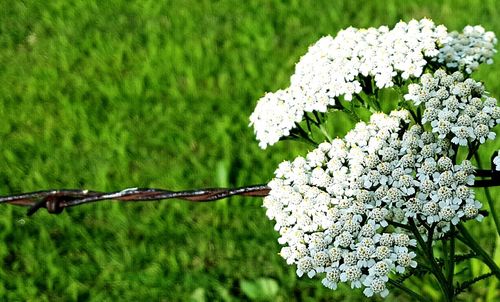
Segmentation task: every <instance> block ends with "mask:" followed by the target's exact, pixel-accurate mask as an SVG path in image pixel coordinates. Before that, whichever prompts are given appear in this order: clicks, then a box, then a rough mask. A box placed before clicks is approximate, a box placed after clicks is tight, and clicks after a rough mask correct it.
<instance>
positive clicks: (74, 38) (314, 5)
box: [0, 0, 500, 301]
mask: <svg viewBox="0 0 500 302" xmlns="http://www.w3.org/2000/svg"><path fill="white" fill-rule="evenodd" d="M497 4H498V3H497V1H495V0H482V1H479V0H460V1H430V0H428V1H396V0H390V1H373V2H366V1H326V0H325V1H310V2H308V1H230V0H222V1H195V0H192V1H190V0H185V1H151V0H141V1H123V0H111V1H83V0H80V1H66V0H54V1H6V0H2V1H0V146H1V148H0V194H1V195H5V194H11V193H17V192H22V191H32V190H40V189H48V188H87V189H94V190H118V189H122V188H126V187H135V186H138V187H159V188H168V189H173V190H182V189H188V188H197V187H214V186H240V185H248V184H256V183H264V182H267V181H268V180H269V179H270V178H271V177H272V173H273V171H274V169H275V167H276V166H277V164H278V163H279V162H281V161H282V160H284V159H291V158H293V157H294V156H295V155H297V154H300V153H304V152H305V151H306V150H307V149H308V148H309V147H307V146H305V145H301V144H299V143H290V142H284V143H280V144H278V145H276V146H273V147H271V148H268V149H267V150H265V151H262V150H260V149H259V148H258V146H257V142H256V141H255V139H254V136H253V132H252V129H251V128H248V116H249V115H250V113H251V112H252V110H253V108H254V106H255V103H256V100H257V99H258V98H259V97H260V96H262V95H263V94H264V93H265V92H266V91H272V90H276V89H278V88H283V87H286V86H287V85H288V79H289V76H290V75H291V74H292V72H293V68H294V64H295V62H297V61H298V59H299V58H300V56H301V55H303V54H304V53H305V52H306V50H307V47H308V46H309V45H310V44H311V43H313V42H315V41H316V40H317V39H319V38H320V37H321V36H323V35H326V34H332V35H335V33H336V32H337V31H338V30H340V29H342V28H345V27H348V26H351V25H352V26H356V27H369V26H379V25H383V24H388V25H391V26H392V25H394V24H395V23H396V22H398V21H399V20H400V19H402V20H405V21H408V20H410V19H411V18H422V17H430V18H432V19H433V20H434V21H435V22H436V23H438V24H445V25H446V26H447V27H448V28H449V29H450V30H461V29H462V28H463V26H465V25H466V24H482V25H483V26H484V27H485V28H486V29H488V30H493V31H495V32H496V33H497V34H500V19H499V18H498V16H499V13H500V12H499V9H498V6H497ZM499 76H500V63H499V62H498V59H497V61H496V62H495V64H494V65H490V66H484V67H482V68H481V70H480V71H479V73H478V74H477V75H476V78H480V79H481V80H483V81H484V82H485V84H486V87H487V89H488V90H489V91H490V92H491V93H492V95H494V96H496V97H499V96H500V85H499V84H498V79H499ZM347 126H349V125H348V124H345V123H344V124H343V125H341V126H339V129H338V131H339V132H342V131H345V129H347V128H346V127H347ZM495 144H496V145H495ZM499 147H500V146H499V144H498V140H497V142H496V143H489V145H487V146H485V147H484V148H483V152H485V154H486V153H488V152H490V151H491V150H493V149H494V148H497V149H498V148H499ZM485 164H486V161H485ZM495 193H497V194H495ZM496 195H498V190H497V191H494V192H493V196H496ZM485 204H486V202H485ZM42 212H43V211H41V212H40V213H37V214H36V215H35V216H33V217H30V218H26V216H25V209H22V208H17V207H13V206H8V205H3V206H1V213H2V214H1V215H0V261H1V266H0V298H1V300H11V301H14V300H15V301H71V300H74V301H76V300H79V301H85V300H89V301H116V300H119V301H132V300H136V301H137V300H138V301H150V300H152V301H156V300H161V301H189V300H192V301H205V300H206V301H213V300H217V301H234V300H249V299H250V300H259V299H260V300H266V299H267V300H272V301H290V300H297V301H330V300H343V301H358V300H363V296H362V294H361V292H360V291H355V292H353V291H351V290H347V289H346V288H342V289H341V290H338V291H330V290H327V289H325V288H323V286H322V285H321V283H320V282H319V280H317V279H316V280H309V279H307V278H303V279H298V278H297V277H296V276H295V268H294V267H289V266H287V265H286V264H285V262H284V261H283V260H282V259H281V258H280V257H279V256H278V255H277V253H278V252H279V249H280V248H279V245H278V243H277V242H276V238H277V234H276V233H275V231H274V230H273V225H272V223H271V222H270V221H268V220H267V218H266V217H265V211H264V209H262V208H261V201H260V200H258V199H243V198H231V199H229V200H224V201H219V202H217V203H211V204H193V203H188V202H184V201H176V200H171V201H164V202H160V203H151V204H126V205H124V204H117V203H112V202H109V203H102V204H93V205H86V206H82V207H78V208H74V209H70V210H68V211H66V212H65V213H63V214H62V215H60V216H51V215H49V214H47V213H42ZM491 220H492V219H491V218H487V219H486V220H485V221H484V222H483V223H482V224H481V228H477V227H476V228H474V232H475V234H476V235H478V236H481V238H482V244H483V245H485V246H487V247H488V248H489V249H490V251H492V249H493V247H494V246H495V240H497V241H498V237H497V236H496V235H495V233H494V232H493V231H492V230H493V227H492V221H491ZM471 224H472V223H471ZM498 259H500V255H499V253H498V251H497V260H498ZM475 269H476V270H480V269H482V268H481V267H476V268H475ZM497 286H498V285H497V282H496V281H489V282H484V283H480V284H479V285H477V289H476V290H475V293H476V294H477V297H476V294H474V295H473V296H470V298H473V299H476V301H482V300H484V299H490V298H491V297H493V298H497V297H498V295H497V294H498V293H497V292H496V291H497V289H498V288H497ZM424 290H425V289H424ZM488 291H490V294H489V295H488V296H486V297H487V298H478V297H481V296H482V297H485V293H486V292H488ZM430 292H431V289H429V293H430ZM488 297H490V298H488ZM390 299H392V300H399V301H401V300H404V297H400V296H398V295H397V294H396V295H391V296H390Z"/></svg>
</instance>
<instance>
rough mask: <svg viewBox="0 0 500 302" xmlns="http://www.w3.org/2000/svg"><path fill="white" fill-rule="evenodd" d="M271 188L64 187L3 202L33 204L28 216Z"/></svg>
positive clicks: (264, 191) (257, 193) (264, 193)
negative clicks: (116, 203)
mask: <svg viewBox="0 0 500 302" xmlns="http://www.w3.org/2000/svg"><path fill="white" fill-rule="evenodd" d="M269 191H270V188H269V187H268V186H266V185H252V186H245V187H239V188H207V189H198V190H186V191H170V190H163V189H151V188H128V189H124V190H121V191H116V192H98V191H89V190H77V189H62V190H46V191H35V192H29V193H21V194H15V195H6V196H0V203H8V204H12V205H18V206H25V207H29V208H28V215H33V214H34V213H36V212H37V211H38V210H39V209H41V208H46V209H47V211H48V212H49V213H51V214H59V213H61V212H62V211H63V210H64V209H65V208H69V207H74V206H79V205H83V204H87V203H91V202H98V201H107V200H115V201H122V202H141V201H158V200H163V199H172V198H175V199H183V200H189V201H194V202H209V201H215V200H219V199H223V198H227V197H231V196H235V195H240V196H249V197H264V196H267V194H268V193H269Z"/></svg>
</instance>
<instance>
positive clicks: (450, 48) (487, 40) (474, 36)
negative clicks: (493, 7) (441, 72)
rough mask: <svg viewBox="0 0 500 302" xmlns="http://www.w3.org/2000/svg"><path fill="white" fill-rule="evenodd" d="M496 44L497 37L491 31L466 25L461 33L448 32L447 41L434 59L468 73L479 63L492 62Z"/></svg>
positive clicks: (478, 26) (477, 26)
mask: <svg viewBox="0 0 500 302" xmlns="http://www.w3.org/2000/svg"><path fill="white" fill-rule="evenodd" d="M496 44H497V38H496V36H495V34H494V33H493V32H491V31H485V30H484V28H483V27H482V26H480V25H476V26H470V25H467V26H466V27H465V28H464V30H463V33H458V32H456V31H454V32H451V33H450V35H449V39H448V41H446V42H445V43H444V45H443V47H441V49H439V55H438V56H437V57H436V58H434V61H437V62H439V63H441V64H443V65H445V66H446V67H447V68H451V69H458V70H463V71H465V72H467V73H469V74H470V73H472V72H473V71H474V70H476V69H477V68H478V67H479V64H481V63H486V64H492V63H493V59H492V58H493V55H494V54H495V53H496V52H497V51H496V49H495V45H496Z"/></svg>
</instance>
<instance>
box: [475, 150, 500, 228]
mask: <svg viewBox="0 0 500 302" xmlns="http://www.w3.org/2000/svg"><path fill="white" fill-rule="evenodd" d="M474 158H475V159H476V162H477V167H478V168H479V169H482V167H481V161H480V158H479V154H477V152H475V153H474ZM484 195H486V201H488V206H489V207H490V212H491V216H493V222H495V227H496V229H497V234H498V235H499V236H500V221H499V220H498V215H497V211H496V210H495V203H494V202H493V199H492V198H491V194H490V190H489V189H488V188H486V187H485V188H484Z"/></svg>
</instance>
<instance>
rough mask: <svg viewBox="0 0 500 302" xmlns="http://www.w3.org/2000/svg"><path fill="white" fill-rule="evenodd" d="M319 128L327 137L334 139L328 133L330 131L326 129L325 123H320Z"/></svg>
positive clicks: (329, 139)
mask: <svg viewBox="0 0 500 302" xmlns="http://www.w3.org/2000/svg"><path fill="white" fill-rule="evenodd" d="M319 130H320V131H321V133H323V135H324V136H325V137H326V139H327V140H328V141H329V142H331V141H332V138H331V137H330V135H329V134H328V131H326V129H325V126H324V125H320V126H319Z"/></svg>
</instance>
